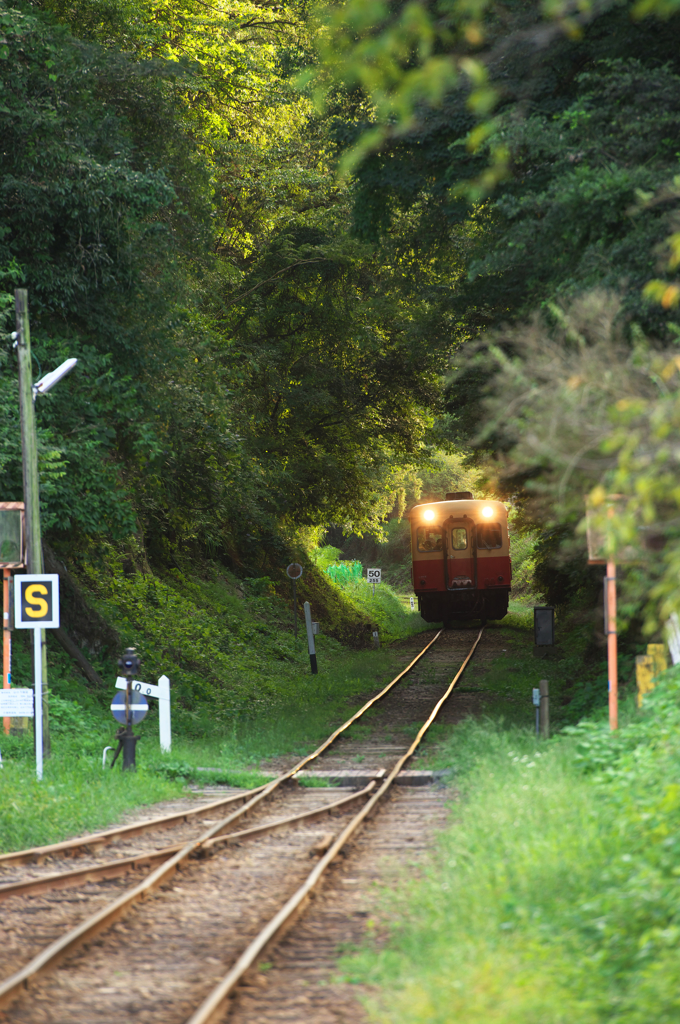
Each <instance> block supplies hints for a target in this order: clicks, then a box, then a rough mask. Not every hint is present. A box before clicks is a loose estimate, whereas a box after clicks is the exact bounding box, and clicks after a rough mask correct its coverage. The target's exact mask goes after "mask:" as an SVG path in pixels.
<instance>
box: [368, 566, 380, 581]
mask: <svg viewBox="0 0 680 1024" xmlns="http://www.w3.org/2000/svg"><path fill="white" fill-rule="evenodd" d="M366 579H367V580H368V582H369V583H380V580H381V579H382V569H367V570H366Z"/></svg>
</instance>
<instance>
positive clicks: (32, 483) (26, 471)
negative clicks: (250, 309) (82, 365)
mask: <svg viewBox="0 0 680 1024" xmlns="http://www.w3.org/2000/svg"><path fill="white" fill-rule="evenodd" d="M14 307H15V311H16V326H17V329H16V333H15V334H14V346H15V348H16V350H17V361H18V364H19V415H20V418H21V452H22V459H23V477H24V504H25V506H26V564H27V567H28V571H29V573H34V574H36V575H39V574H41V573H42V571H43V559H42V539H41V536H40V485H39V481H38V437H37V433H36V428H35V410H34V408H33V403H34V402H35V399H36V398H37V396H38V395H44V394H46V393H47V392H48V391H49V390H50V389H51V388H53V387H54V385H55V384H56V383H57V382H58V381H60V380H61V379H62V378H63V377H65V376H66V374H67V373H70V372H71V370H72V369H73V367H74V366H75V365H76V363H77V362H78V360H77V359H67V360H66V362H64V363H62V364H61V366H58V367H57V369H56V370H53V371H52V372H51V373H48V374H46V375H45V376H44V377H41V379H40V380H39V381H38V382H37V384H33V369H32V365H31V328H30V324H29V319H28V292H27V291H26V289H25V288H17V289H16V290H15V292H14ZM41 651H42V679H43V684H44V685H43V741H44V751H45V756H46V757H49V754H50V732H49V717H48V687H47V646H46V642H45V630H44V629H43V630H41Z"/></svg>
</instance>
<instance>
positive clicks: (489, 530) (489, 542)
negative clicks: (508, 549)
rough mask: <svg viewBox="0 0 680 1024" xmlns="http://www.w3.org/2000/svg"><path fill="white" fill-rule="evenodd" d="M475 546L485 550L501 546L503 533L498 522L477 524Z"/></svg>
mask: <svg viewBox="0 0 680 1024" xmlns="http://www.w3.org/2000/svg"><path fill="white" fill-rule="evenodd" d="M477 547H478V548H483V549H485V550H486V551H491V550H492V548H502V547H503V534H502V533H501V524H500V523H478V524H477Z"/></svg>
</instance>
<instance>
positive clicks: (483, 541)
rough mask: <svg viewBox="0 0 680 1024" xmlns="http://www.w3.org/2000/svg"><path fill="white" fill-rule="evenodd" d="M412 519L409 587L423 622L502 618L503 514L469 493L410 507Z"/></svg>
mask: <svg viewBox="0 0 680 1024" xmlns="http://www.w3.org/2000/svg"><path fill="white" fill-rule="evenodd" d="M408 518H409V520H410V523H411V554H412V559H413V567H412V575H413V589H414V591H415V593H416V595H417V597H418V610H419V611H420V614H421V615H422V617H423V618H424V619H425V621H426V622H443V623H444V626H445V627H448V626H450V625H451V623H452V622H453V621H454V620H458V621H461V620H465V619H483V620H486V619H502V618H503V616H504V615H505V614H506V613H507V610H508V598H509V595H510V579H511V575H510V574H511V566H510V540H509V537H508V513H507V510H506V508H505V506H504V505H503V503H502V502H500V501H480V500H475V499H474V498H473V497H472V494H471V493H470V491H458V492H456V493H455V494H447V495H446V501H428V502H424V503H423V504H422V505H415V506H414V507H413V508H412V509H411V511H410V512H409V513H408Z"/></svg>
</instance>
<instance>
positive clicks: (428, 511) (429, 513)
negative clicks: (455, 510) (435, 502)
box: [423, 508, 434, 523]
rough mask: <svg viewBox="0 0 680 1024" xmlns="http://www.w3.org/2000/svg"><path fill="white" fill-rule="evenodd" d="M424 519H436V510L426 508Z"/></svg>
mask: <svg viewBox="0 0 680 1024" xmlns="http://www.w3.org/2000/svg"><path fill="white" fill-rule="evenodd" d="M423 519H427V521H428V523H429V522H431V521H432V520H433V519H434V510H433V509H431V508H426V509H425V511H424V512H423Z"/></svg>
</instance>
